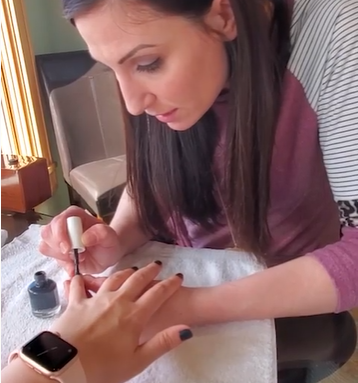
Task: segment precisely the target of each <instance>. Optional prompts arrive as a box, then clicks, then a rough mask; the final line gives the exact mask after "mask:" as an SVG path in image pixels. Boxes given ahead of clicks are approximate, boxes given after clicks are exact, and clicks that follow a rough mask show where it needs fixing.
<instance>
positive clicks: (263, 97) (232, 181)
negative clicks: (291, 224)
mask: <svg viewBox="0 0 358 383" xmlns="http://www.w3.org/2000/svg"><path fill="white" fill-rule="evenodd" d="M100 1H103V0H63V4H64V14H65V16H66V17H67V18H69V19H72V18H75V17H76V15H78V13H79V12H83V11H85V10H88V9H89V8H90V7H92V6H95V5H96V4H98V3H99V2H100ZM127 1H128V0H127ZM134 1H136V0H134ZM286 2H287V1H286V0H262V1H261V0H231V6H232V9H233V13H234V16H235V19H236V23H237V25H238V26H240V28H239V33H238V37H237V38H236V39H235V40H233V41H231V42H229V43H226V48H227V54H228V57H229V61H230V68H231V70H230V89H229V95H228V103H229V106H228V107H229V113H230V116H229V119H228V121H229V124H228V126H227V134H226V137H227V155H226V160H225V169H226V173H225V179H224V184H225V191H226V192H225V195H227V199H226V200H225V204H226V208H227V209H226V210H227V214H228V219H229V221H230V225H231V228H232V229H233V234H234V237H235V239H236V242H237V243H238V244H239V245H240V247H242V248H243V249H244V250H247V251H252V252H254V253H256V254H263V253H264V252H265V248H266V246H267V243H268V241H269V237H270V233H269V229H268V224H267V211H268V207H269V204H270V165H271V157H272V148H273V142H274V137H275V125H276V120H277V114H278V108H279V104H280V84H281V80H282V76H283V73H284V70H285V67H286V64H287V60H288V57H289V53H290V45H289V41H290V40H289V29H290V17H289V11H288V8H287V5H286ZM141 3H145V4H147V5H149V6H151V7H152V8H154V9H155V10H157V11H160V12H163V13H167V14H176V15H181V16H183V17H190V18H195V19H198V20H200V19H202V18H203V16H204V15H205V14H206V13H207V12H208V11H209V10H210V7H211V5H212V0H195V1H193V0H172V1H167V0H142V1H141ZM267 5H270V7H271V8H270V10H271V12H272V17H271V18H269V17H268V15H267ZM126 117H127V118H126V121H127V122H126V126H125V129H126V145H127V163H128V183H127V190H128V193H129V194H130V195H131V196H132V197H133V199H134V201H135V204H136V208H137V211H138V215H139V218H140V222H141V224H142V226H143V229H144V230H145V231H147V232H148V233H151V234H153V235H158V234H159V235H161V236H164V237H167V238H168V239H169V238H173V239H175V238H174V233H172V232H171V231H170V229H169V227H168V224H167V223H168V220H169V219H170V218H171V219H172V221H174V222H177V223H178V222H179V225H180V220H181V219H182V218H186V219H188V220H191V221H192V222H194V223H195V224H197V225H202V226H204V227H206V228H208V229H211V228H213V227H214V224H215V223H216V222H217V218H218V215H219V213H220V212H221V209H222V207H220V206H219V203H218V201H217V198H216V196H215V193H214V186H215V185H214V184H215V183H214V176H213V171H212V167H213V155H214V150H215V147H216V143H217V130H218V129H217V123H216V119H215V114H214V112H213V111H212V110H209V111H208V112H207V113H206V114H205V115H204V116H203V117H202V118H201V119H200V120H199V121H198V122H197V123H196V124H195V125H194V126H192V127H191V128H190V129H188V130H186V131H183V132H178V131H174V130H171V129H169V128H168V127H167V125H166V124H163V123H160V122H159V121H158V120H157V119H156V118H155V117H151V116H148V115H145V114H143V115H141V116H136V117H134V116H129V115H127V116H126Z"/></svg>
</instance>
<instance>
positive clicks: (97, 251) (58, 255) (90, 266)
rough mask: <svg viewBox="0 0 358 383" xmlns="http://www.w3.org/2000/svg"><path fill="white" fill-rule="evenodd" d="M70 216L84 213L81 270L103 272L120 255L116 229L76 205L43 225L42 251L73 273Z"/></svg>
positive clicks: (82, 216)
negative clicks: (84, 248) (69, 227)
mask: <svg viewBox="0 0 358 383" xmlns="http://www.w3.org/2000/svg"><path fill="white" fill-rule="evenodd" d="M71 216H78V217H81V220H82V225H83V231H84V233H83V236H82V241H83V244H84V245H85V247H86V250H85V252H83V253H82V254H80V262H81V266H80V267H81V272H84V273H94V274H95V273H100V272H102V271H104V270H105V269H107V268H108V267H110V266H112V265H114V264H116V263H117V262H118V261H119V259H120V257H121V253H120V243H119V239H118V236H117V233H116V232H115V231H114V230H113V229H112V228H111V227H110V226H109V225H106V224H104V223H103V222H102V221H100V220H99V219H97V218H96V217H93V216H92V215H90V214H88V213H87V212H86V211H85V210H83V209H81V208H79V207H77V206H71V207H69V208H68V209H66V210H65V211H64V212H62V213H61V214H59V215H58V216H56V217H54V218H53V219H52V221H51V222H50V223H49V224H48V225H46V226H44V227H43V228H42V230H41V238H42V241H41V242H40V246H39V250H40V252H41V253H42V254H44V255H47V256H49V257H53V258H55V259H56V260H57V261H58V263H59V264H60V265H61V266H62V267H64V268H65V270H66V271H67V273H68V274H69V275H71V276H72V275H74V263H73V259H72V258H71V256H70V254H69V252H70V250H71V245H70V241H69V236H68V233H67V222H66V220H67V218H68V217H71Z"/></svg>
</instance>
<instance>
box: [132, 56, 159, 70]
mask: <svg viewBox="0 0 358 383" xmlns="http://www.w3.org/2000/svg"><path fill="white" fill-rule="evenodd" d="M161 64H162V60H161V59H160V58H157V59H156V60H155V61H152V62H151V63H149V64H145V65H137V71H138V72H147V73H152V72H155V71H156V70H158V69H159V68H160V66H161Z"/></svg>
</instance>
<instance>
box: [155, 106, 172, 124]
mask: <svg viewBox="0 0 358 383" xmlns="http://www.w3.org/2000/svg"><path fill="white" fill-rule="evenodd" d="M177 110H178V109H173V110H171V111H170V112H168V113H164V114H156V115H155V117H156V118H157V119H158V120H159V121H161V122H165V123H168V122H172V121H173V120H174V119H175V112H176V111H177Z"/></svg>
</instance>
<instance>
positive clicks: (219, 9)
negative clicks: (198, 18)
mask: <svg viewBox="0 0 358 383" xmlns="http://www.w3.org/2000/svg"><path fill="white" fill-rule="evenodd" d="M205 23H206V25H207V26H208V27H209V28H210V29H213V30H214V31H215V32H217V33H220V35H221V36H223V37H224V38H225V40H227V41H231V40H234V39H235V38H236V37H237V26H236V21H235V16H234V12H233V10H232V7H231V1H230V0H213V2H212V5H211V9H210V11H209V13H208V14H207V15H206V17H205Z"/></svg>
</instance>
